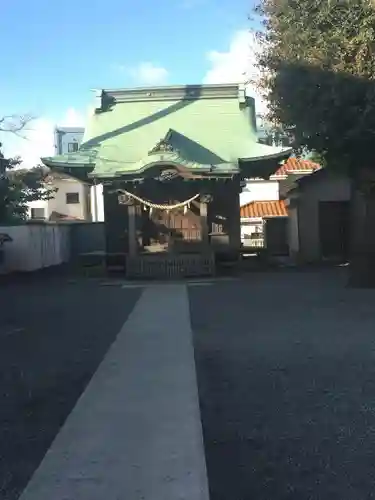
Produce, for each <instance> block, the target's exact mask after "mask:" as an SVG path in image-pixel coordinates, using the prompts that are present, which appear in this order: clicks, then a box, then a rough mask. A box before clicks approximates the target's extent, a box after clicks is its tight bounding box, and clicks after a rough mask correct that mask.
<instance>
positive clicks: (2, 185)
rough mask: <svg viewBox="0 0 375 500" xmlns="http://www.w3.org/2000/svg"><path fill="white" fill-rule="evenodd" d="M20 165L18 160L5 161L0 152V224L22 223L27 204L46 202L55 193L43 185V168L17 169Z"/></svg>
mask: <svg viewBox="0 0 375 500" xmlns="http://www.w3.org/2000/svg"><path fill="white" fill-rule="evenodd" d="M0 146H1V144H0ZM21 164H22V161H21V160H20V158H11V159H6V158H4V155H3V154H2V153H1V151H0V167H1V175H0V224H16V223H19V222H22V221H23V220H25V219H26V217H27V209H28V203H29V202H31V201H36V200H48V199H50V198H51V197H52V196H53V193H54V192H55V191H56V190H55V189H51V188H49V187H48V185H46V184H45V183H44V181H45V179H46V176H47V172H46V169H45V168H44V167H42V166H37V167H35V168H32V169H29V170H26V169H23V170H22V169H18V168H17V167H20V165H21Z"/></svg>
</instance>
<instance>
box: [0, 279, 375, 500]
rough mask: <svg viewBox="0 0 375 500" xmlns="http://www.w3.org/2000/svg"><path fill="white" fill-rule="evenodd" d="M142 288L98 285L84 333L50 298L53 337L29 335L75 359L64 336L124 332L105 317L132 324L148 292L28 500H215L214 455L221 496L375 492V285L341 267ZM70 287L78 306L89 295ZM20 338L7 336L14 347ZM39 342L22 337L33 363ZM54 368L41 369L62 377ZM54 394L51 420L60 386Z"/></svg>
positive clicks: (311, 497) (278, 499) (356, 497)
mask: <svg viewBox="0 0 375 500" xmlns="http://www.w3.org/2000/svg"><path fill="white" fill-rule="evenodd" d="M143 286H144V285H142V286H141V287H139V285H138V284H137V285H134V286H133V285H131V284H129V283H122V284H121V283H118V284H117V285H116V286H107V287H106V286H99V287H97V289H96V288H90V290H91V291H90V292H89V291H88V290H89V288H88V289H87V293H91V294H94V297H91V299H90V300H91V302H90V301H88V302H87V304H86V306H85V307H84V308H83V310H82V306H81V310H82V312H83V313H84V314H85V316H84V317H86V320H85V319H84V317H83V318H82V319H83V322H82V327H77V326H73V325H74V324H75V323H74V321H73V319H74V318H70V319H69V321H70V322H69V323H64V322H63V320H62V318H61V317H60V316H58V315H57V314H56V306H54V307H55V309H54V307H52V309H51V317H52V316H53V315H54V316H55V317H56V316H57V318H56V319H57V323H56V328H58V335H57V336H55V337H54V336H53V335H52V334H51V332H52V327H51V323H49V325H50V326H49V329H48V328H47V329H46V334H45V335H44V336H43V337H42V338H39V337H38V330H37V329H36V328H34V329H33V331H32V339H34V338H37V339H38V341H39V342H40V345H42V346H43V349H42V352H43V353H44V354H45V353H46V352H48V354H49V355H51V356H52V358H53V363H56V362H60V361H59V356H56V355H55V354H54V353H53V351H52V350H51V349H50V347H48V346H53V345H54V343H58V348H59V349H60V351H61V352H62V354H63V360H65V363H66V360H67V359H69V357H67V356H66V354H67V353H65V352H64V345H65V343H64V342H63V341H61V340H59V339H60V337H61V338H62V339H63V340H64V336H63V332H64V331H66V332H67V333H66V337H65V338H66V339H68V341H69V343H70V344H69V345H70V346H71V345H74V344H71V337H72V338H75V337H78V338H80V335H81V329H82V328H83V327H84V325H86V323H87V322H88V321H91V323H90V327H91V331H90V328H89V330H88V331H86V333H85V335H84V338H85V342H83V345H84V346H85V348H87V342H89V341H90V339H93V340H95V343H93V347H94V346H95V345H96V342H97V339H99V338H102V339H103V338H104V339H105V338H106V337H107V336H108V335H109V336H110V338H111V339H113V333H112V331H113V327H114V325H112V324H111V325H109V326H110V328H109V326H108V325H105V322H104V320H102V322H100V318H101V316H104V317H106V318H107V321H108V317H109V316H110V317H112V316H116V314H117V317H116V321H118V319H119V317H121V314H122V315H123V320H122V322H121V323H123V322H124V321H125V319H126V316H127V314H128V311H129V310H131V309H132V308H133V306H134V302H135V299H134V297H135V296H136V297H139V296H140V299H138V302H137V304H136V306H135V308H134V309H133V312H132V313H130V315H129V316H128V320H127V321H125V323H124V326H123V328H122V329H121V331H120V333H119V334H118V336H117V340H116V341H115V343H114V344H113V345H112V348H111V349H110V350H109V351H108V354H107V356H106V357H105V359H104V360H103V362H102V364H101V365H100V367H99V369H98V370H97V371H96V374H95V376H94V377H93V378H92V380H91V382H90V384H89V385H88V386H87V388H86V391H85V392H84V393H83V395H82V397H81V398H80V399H79V401H78V403H77V405H76V406H75V408H74V410H73V411H72V412H71V414H70V417H69V418H68V419H67V421H66V423H65V426H64V427H63V428H62V429H61V431H60V433H59V435H58V436H57V438H56V440H55V442H54V443H53V445H52V447H51V448H50V450H49V452H48V453H47V455H46V456H45V459H44V460H43V461H42V463H41V465H40V468H39V469H38V470H37V471H36V473H35V474H34V476H33V478H32V480H31V482H30V483H29V486H28V487H27V488H26V490H25V491H24V493H23V495H22V496H21V500H34V499H35V500H36V499H38V500H46V499H48V500H50V499H53V500H62V499H64V500H85V499H86V498H89V499H90V500H91V499H93V500H95V499H96V498H101V499H102V498H105V499H108V500H112V499H121V500H122V499H126V500H127V499H128V498H129V499H131V500H133V499H134V500H137V499H140V498H143V499H144V500H149V499H152V500H159V498H161V499H163V500H164V499H166V500H169V499H172V498H173V499H184V498H186V499H187V498H189V499H192V500H195V499H196V498H198V499H199V500H201V499H203V500H207V499H208V493H207V489H208V488H207V477H206V464H207V475H208V483H209V493H210V500H248V499H254V500H271V499H272V500H364V499H366V500H367V499H372V498H375V474H374V464H375V409H374V401H375V363H374V360H375V334H374V332H375V291H372V290H351V289H347V288H345V274H344V270H335V271H332V272H331V271H330V270H327V271H322V272H321V271H314V272H293V271H290V272H289V271H285V272H278V273H277V272H276V273H272V272H270V273H259V274H257V273H254V274H251V275H249V276H248V278H247V279H245V280H232V281H231V280H226V281H225V280H224V281H220V280H219V281H215V280H201V281H199V283H189V285H188V286H184V285H176V284H165V285H158V284H152V285H150V286H147V287H145V288H143ZM49 292H50V290H49ZM60 293H61V291H60ZM71 294H72V295H73V298H71V297H70V295H71ZM71 294H67V295H66V300H70V301H71V308H72V309H73V310H74V308H73V305H74V303H75V302H77V303H78V304H79V303H80V302H79V301H80V300H81V299H80V298H79V297H81V296H82V290H77V291H76V292H74V291H72V292H71ZM134 294H135V295H134ZM105 297H107V298H106V299H105ZM4 299H6V297H4ZM37 299H38V301H39V300H40V297H37ZM34 300H35V303H34ZM49 300H50V299H49V296H48V297H45V298H44V302H45V301H47V304H48V303H49V302H48V301H49ZM85 300H87V299H85ZM104 300H106V303H105V307H104V308H103V304H104ZM30 301H31V306H27V307H29V309H27V311H28V314H30V315H31V316H32V314H31V313H32V311H33V310H34V309H33V308H35V307H36V304H37V300H36V299H34V296H32V297H31V298H29V299H28V301H27V304H29V302H30ZM96 303H97V304H101V305H102V309H100V308H99V307H97V308H96V307H93V305H92V304H96ZM112 303H113V304H114V306H112V305H111V304H112ZM51 304H53V302H50V305H51ZM89 304H90V306H89ZM122 304H123V306H124V308H125V309H126V311H122V310H121V308H122V307H123V306H122ZM21 305H22V304H21ZM25 307H26V306H23V309H25ZM72 309H71V310H72ZM47 310H48V308H47ZM78 310H79V308H77V311H78ZM98 310H99V312H98ZM58 311H60V309H59V310H58ZM120 313H121V314H120ZM59 314H60V313H59ZM75 314H76V313H74V315H75ZM74 315H73V316H74ZM91 317H93V319H92V318H91ZM88 318H91V319H88ZM31 319H32V318H31ZM47 319H48V316H47ZM48 321H49V319H48ZM94 322H96V323H97V325H98V327H99V328H95V327H94V326H93V324H94ZM78 324H79V323H78ZM39 326H41V324H40V323H39ZM119 329H120V327H118V330H119ZM118 330H117V331H118ZM71 331H72V332H73V333H72V332H71ZM47 332H48V335H47ZM0 333H1V332H0ZM68 333H69V335H68ZM192 336H193V339H194V349H195V353H194V354H195V366H194V359H193V351H192V343H191V337H192ZM49 337H51V338H52V340H50V339H49ZM17 338H18V333H14V334H13V333H11V334H9V335H8V333H7V335H6V337H4V338H3V339H2V340H3V345H5V346H6V345H7V342H10V341H12V339H17ZM19 338H20V339H21V338H23V339H26V340H27V338H28V337H25V336H24V335H22V334H21V335H20V337H19ZM24 341H25V340H24ZM52 341H53V342H52ZM4 342H5V344H4ZM59 342H60V343H59ZM34 343H35V342H30V344H20V346H21V347H22V349H21V350H20V352H22V353H23V352H27V356H26V357H25V359H27V360H29V358H30V353H31V354H33V351H32V348H34ZM81 343H82V340H80V344H81ZM25 346H26V347H28V349H26V350H25ZM47 347H48V349H47ZM103 347H104V346H102V350H101V351H100V352H103ZM95 349H96V348H95ZM95 349H94V350H95ZM65 351H67V352H69V349H65ZM90 351H91V350H90V349H89V350H88V352H90ZM85 352H86V350H85ZM95 352H96V351H95ZM98 352H99V351H98ZM98 352H97V355H98ZM104 352H105V351H104ZM104 352H103V355H104ZM72 353H75V351H74V350H73V351H71V355H73V354H72ZM0 355H1V351H0ZM32 359H33V364H36V363H37V361H38V359H39V358H38V357H37V356H34V357H33V358H32ZM46 359H49V358H48V356H45V357H44V358H42V359H41V360H40V359H39V360H40V363H39V364H40V366H42V367H44V366H45V364H46V361H45V360H46ZM84 359H85V358H84V357H83V356H82V360H84ZM80 360H81V356H76V357H75V360H74V361H75V363H72V362H70V364H69V365H68V366H67V367H66V368H65V371H62V372H61V373H60V372H59V377H58V380H59V384H61V383H65V379H66V378H68V375H70V373H71V371H72V370H73V373H75V372H74V370H77V369H78V368H79V367H80V366H81V365H80V363H79V361H80ZM4 362H6V358H4ZM53 363H52V362H50V363H47V366H48V367H49V370H50V372H49V371H47V372H46V371H45V369H44V372H43V373H47V374H48V373H50V376H51V374H52V375H54V371H53V370H54V368H52V367H53V366H54V364H53ZM38 366H39V365H38ZM90 366H91V367H92V366H93V363H91V365H90ZM195 368H196V373H197V381H198V389H199V400H200V412H199V408H198V402H197V399H198V397H197V389H196V385H197V384H196V380H195V377H196V375H195ZM90 369H91V368H90ZM60 370H61V368H60ZM88 373H91V372H90V371H89V372H88ZM41 375H42V374H41ZM41 375H40V376H39V378H40V377H41ZM85 377H86V378H85V379H87V374H86V376H85ZM38 380H39V379H38ZM42 380H45V379H44V378H42ZM72 381H74V377H73V378H70V379H69V378H68V381H67V384H68V385H69V387H72V386H74V384H72ZM0 382H1V379H0ZM29 382H30V383H32V382H33V379H30V380H29ZM8 388H9V387H8ZM44 392H45V393H46V394H45V396H46V397H45V398H44V399H43V402H44V404H45V405H46V408H51V414H52V415H54V407H53V405H52V407H50V406H48V405H49V401H50V399H51V398H52V399H53V398H54V392H53V391H52V392H51V391H48V390H45V391H44ZM69 401H72V398H70V399H69ZM15 408H17V406H16V405H15ZM64 408H65V406H64ZM64 411H65V410H64ZM38 412H39V410H38ZM38 412H37V414H36V416H37V417H38V418H40V412H39V413H38ZM12 415H13V416H14V415H16V413H15V412H13V413H12ZM36 416H34V417H33V420H36V421H37V418H36ZM0 417H1V407H0ZM43 418H44V417H43ZM8 420H9V421H10V418H9V419H8ZM26 422H29V421H28V420H26ZM42 422H44V423H45V422H46V420H45V419H44V420H43V419H42ZM200 422H202V427H203V438H204V451H205V460H204V454H203V445H202V431H201V423H200ZM28 425H30V423H28ZM12 435H13V436H16V435H17V434H16V432H15V431H14V432H13V434H12ZM39 435H42V436H43V427H40V428H39ZM21 436H22V434H21ZM32 436H33V439H35V445H38V434H37V432H36V431H35V432H34V434H33V435H32ZM0 437H1V436H0ZM8 441H9V440H8ZM9 443H10V441H9ZM0 445H1V442H0ZM27 446H28V448H27ZM27 446H26V445H25V450H26V448H27V449H28V450H29V451H30V448H32V447H33V445H31V446H30V445H29V444H28V445H27ZM0 449H1V446H0ZM205 462H206V464H205ZM33 463H34V462H33ZM0 465H1V457H0ZM0 479H1V478H0ZM0 498H1V500H3V499H4V500H8V498H9V499H11V500H13V499H14V498H16V497H14V496H13V497H11V496H9V497H8V496H4V497H2V496H1V494H0Z"/></svg>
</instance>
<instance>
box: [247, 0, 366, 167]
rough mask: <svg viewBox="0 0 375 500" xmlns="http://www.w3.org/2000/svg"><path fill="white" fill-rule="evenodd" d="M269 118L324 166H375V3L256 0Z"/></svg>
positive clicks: (317, 0) (262, 82) (263, 79)
mask: <svg viewBox="0 0 375 500" xmlns="http://www.w3.org/2000/svg"><path fill="white" fill-rule="evenodd" d="M256 10H257V13H258V14H260V15H261V16H262V18H263V24H264V29H263V31H262V32H261V33H260V34H259V36H260V38H261V42H262V47H263V49H264V50H263V51H262V53H261V55H260V56H259V66H260V68H261V70H262V74H263V77H262V81H261V88H262V89H263V91H264V95H265V96H266V97H267V98H268V100H269V103H270V106H269V108H270V115H269V119H270V120H273V121H276V122H278V123H280V124H282V125H283V126H285V127H287V128H290V127H294V138H295V147H296V149H297V150H303V149H305V150H306V149H308V150H309V151H314V152H316V154H317V155H319V157H320V158H321V159H322V160H324V163H326V164H327V165H328V166H330V167H338V168H340V169H347V170H348V171H349V172H350V173H351V174H352V175H355V174H356V173H357V170H358V167H365V168H374V167H375V158H374V156H375V155H374V151H373V145H374V142H375V81H374V80H375V8H374V6H373V2H371V1H370V0H260V5H259V6H258V8H257V9H256Z"/></svg>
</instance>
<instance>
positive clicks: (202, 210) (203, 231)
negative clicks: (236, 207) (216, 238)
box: [200, 194, 211, 249]
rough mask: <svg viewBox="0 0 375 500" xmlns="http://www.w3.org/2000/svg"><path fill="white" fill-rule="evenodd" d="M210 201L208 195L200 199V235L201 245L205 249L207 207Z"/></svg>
mask: <svg viewBox="0 0 375 500" xmlns="http://www.w3.org/2000/svg"><path fill="white" fill-rule="evenodd" d="M210 201H211V197H210V195H207V194H205V195H202V196H201V197H200V219H201V235H202V244H203V246H204V248H205V249H208V247H209V237H208V221H207V212H208V210H207V205H208V203H209V202H210Z"/></svg>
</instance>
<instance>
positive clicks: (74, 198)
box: [66, 193, 79, 205]
mask: <svg viewBox="0 0 375 500" xmlns="http://www.w3.org/2000/svg"><path fill="white" fill-rule="evenodd" d="M66 203H67V205H73V204H77V203H79V193H66Z"/></svg>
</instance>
